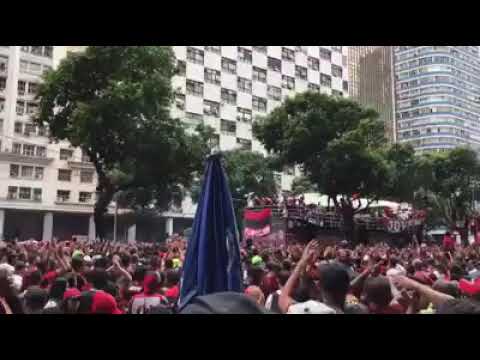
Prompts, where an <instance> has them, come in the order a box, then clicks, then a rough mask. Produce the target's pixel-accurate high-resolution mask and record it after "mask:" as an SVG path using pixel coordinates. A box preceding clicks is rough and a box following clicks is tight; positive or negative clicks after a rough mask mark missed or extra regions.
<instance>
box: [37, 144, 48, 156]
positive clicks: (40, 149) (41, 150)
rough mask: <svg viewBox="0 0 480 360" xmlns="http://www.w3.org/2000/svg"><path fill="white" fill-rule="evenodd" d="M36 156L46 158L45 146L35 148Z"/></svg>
mask: <svg viewBox="0 0 480 360" xmlns="http://www.w3.org/2000/svg"><path fill="white" fill-rule="evenodd" d="M37 156H38V157H46V156H47V148H46V147H45V146H37Z"/></svg>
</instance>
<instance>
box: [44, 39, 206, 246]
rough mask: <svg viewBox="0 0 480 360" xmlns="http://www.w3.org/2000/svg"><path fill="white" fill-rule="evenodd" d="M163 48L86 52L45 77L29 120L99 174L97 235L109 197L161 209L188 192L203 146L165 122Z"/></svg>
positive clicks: (167, 87)
mask: <svg viewBox="0 0 480 360" xmlns="http://www.w3.org/2000/svg"><path fill="white" fill-rule="evenodd" d="M174 73H175V61H174V55H173V51H172V50H171V48H170V47H168V46H90V47H88V48H87V49H86V51H85V52H82V53H76V54H72V55H69V56H68V57H67V58H66V59H64V60H63V61H62V62H61V63H60V65H59V67H58V68H57V69H56V70H54V71H51V72H49V73H47V74H46V76H45V78H44V82H43V84H42V85H41V86H40V89H39V93H38V96H39V100H40V106H39V115H38V118H37V119H36V121H37V122H38V123H39V124H40V125H42V126H48V128H49V130H50V134H51V136H52V138H53V139H55V140H68V141H69V142H70V143H71V144H72V145H74V146H79V147H81V148H82V150H83V151H84V152H85V153H86V154H88V156H89V158H90V160H91V161H92V163H93V165H94V166H95V170H96V172H97V176H98V186H97V198H96V204H95V209H94V217H95V224H96V229H97V235H98V236H99V237H100V238H104V234H105V229H104V221H103V218H104V214H105V212H106V210H107V207H108V205H109V203H110V202H111V200H112V198H113V196H114V195H115V194H116V193H118V192H123V195H122V203H124V204H127V205H128V206H132V207H136V206H138V207H145V206H152V207H155V208H165V207H168V206H169V205H170V204H171V202H172V201H179V199H180V198H181V195H182V193H183V189H184V188H187V187H190V185H191V181H192V173H194V172H195V171H196V170H198V168H199V167H200V165H201V162H202V158H203V157H204V155H205V146H204V145H205V144H204V143H203V142H202V139H201V138H200V137H199V136H196V135H189V134H187V133H186V132H185V129H184V127H183V126H182V125H181V122H180V121H178V119H173V118H172V117H171V116H170V107H171V102H172V95H173V94H172V90H171V79H172V76H173V75H174Z"/></svg>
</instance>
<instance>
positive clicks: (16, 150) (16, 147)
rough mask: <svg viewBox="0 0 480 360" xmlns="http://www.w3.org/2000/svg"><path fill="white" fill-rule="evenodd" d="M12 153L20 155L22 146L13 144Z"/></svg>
mask: <svg viewBox="0 0 480 360" xmlns="http://www.w3.org/2000/svg"><path fill="white" fill-rule="evenodd" d="M12 152H13V153H14V154H21V153H22V144H19V143H14V144H13V148H12Z"/></svg>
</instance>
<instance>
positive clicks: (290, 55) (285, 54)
mask: <svg viewBox="0 0 480 360" xmlns="http://www.w3.org/2000/svg"><path fill="white" fill-rule="evenodd" d="M282 59H283V60H286V61H295V51H293V50H290V49H288V48H286V47H282Z"/></svg>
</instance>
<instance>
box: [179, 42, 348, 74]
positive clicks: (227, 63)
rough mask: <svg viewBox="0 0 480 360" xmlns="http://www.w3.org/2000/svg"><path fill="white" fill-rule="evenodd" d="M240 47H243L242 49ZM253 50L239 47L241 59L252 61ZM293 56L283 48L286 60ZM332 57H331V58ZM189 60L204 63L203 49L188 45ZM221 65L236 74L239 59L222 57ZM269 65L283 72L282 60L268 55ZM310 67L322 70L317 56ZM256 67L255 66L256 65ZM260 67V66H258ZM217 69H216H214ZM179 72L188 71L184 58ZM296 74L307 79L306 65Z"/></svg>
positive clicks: (334, 68) (337, 70) (337, 69)
mask: <svg viewBox="0 0 480 360" xmlns="http://www.w3.org/2000/svg"><path fill="white" fill-rule="evenodd" d="M240 49H242V50H241V51H240ZM324 51H327V52H328V54H329V55H331V52H330V51H329V50H326V49H324ZM288 52H292V54H293V55H288V56H287V55H285V54H286V53H287V54H288ZM251 53H252V52H251V51H250V50H247V49H244V48H239V52H238V54H239V61H243V62H248V63H251V62H252V54H251ZM322 53H323V52H322V51H321V52H320V57H321V58H322V59H323V58H324V57H322ZM291 56H294V51H293V50H290V49H287V48H283V50H282V59H284V60H292V59H291ZM329 59H330V58H329ZM187 60H188V61H190V62H192V63H194V64H200V65H203V64H204V53H203V51H202V50H199V49H196V48H193V47H188V48H187ZM221 66H222V70H223V71H225V72H227V73H230V74H236V73H237V61H235V60H233V59H229V58H226V57H222V60H221ZM267 67H268V69H269V70H272V71H275V72H281V71H282V61H281V60H280V59H277V58H273V57H270V56H269V57H268V58H267ZM308 67H309V68H310V69H312V70H316V71H320V61H319V59H317V58H314V57H308ZM331 67H332V76H334V77H342V73H343V71H342V67H341V66H338V65H335V64H331ZM254 68H255V67H254ZM257 69H258V68H257ZM214 71H215V70H214ZM263 71H265V77H266V70H265V69H263ZM177 73H178V75H181V76H184V75H185V73H186V63H185V62H184V61H182V60H179V61H178V63H177ZM295 76H297V77H299V78H300V79H303V80H307V68H306V67H304V66H300V65H295Z"/></svg>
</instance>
